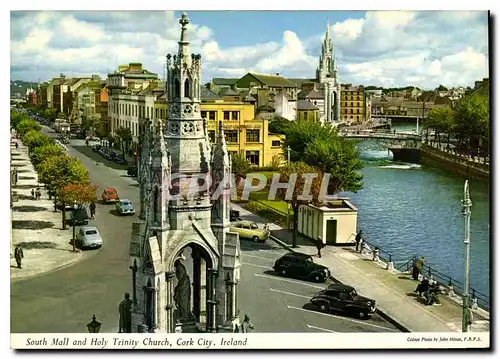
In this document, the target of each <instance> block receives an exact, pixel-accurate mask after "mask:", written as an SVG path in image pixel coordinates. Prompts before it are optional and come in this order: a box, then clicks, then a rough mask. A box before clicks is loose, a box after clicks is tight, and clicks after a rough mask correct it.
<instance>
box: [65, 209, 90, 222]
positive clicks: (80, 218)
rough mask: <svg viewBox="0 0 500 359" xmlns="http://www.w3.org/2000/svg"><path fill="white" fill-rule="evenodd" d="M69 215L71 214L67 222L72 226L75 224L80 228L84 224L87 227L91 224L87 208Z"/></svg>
mask: <svg viewBox="0 0 500 359" xmlns="http://www.w3.org/2000/svg"><path fill="white" fill-rule="evenodd" d="M67 213H69V218H68V220H67V221H68V224H70V225H73V224H74V225H76V226H79V225H82V224H85V225H87V224H88V223H89V219H90V217H89V215H88V213H87V208H85V207H80V208H77V209H74V210H72V211H70V212H67Z"/></svg>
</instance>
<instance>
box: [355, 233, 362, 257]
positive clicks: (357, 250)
mask: <svg viewBox="0 0 500 359" xmlns="http://www.w3.org/2000/svg"><path fill="white" fill-rule="evenodd" d="M362 233H363V230H362V229H360V230H359V232H358V234H356V239H355V240H356V252H359V251H360V250H361V240H362V239H361V234H362Z"/></svg>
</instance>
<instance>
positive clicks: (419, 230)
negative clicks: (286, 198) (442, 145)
mask: <svg viewBox="0 0 500 359" xmlns="http://www.w3.org/2000/svg"><path fill="white" fill-rule="evenodd" d="M393 129H396V131H408V130H414V129H415V125H395V126H394V127H393ZM357 146H358V148H359V149H360V157H361V159H362V161H363V163H364V165H365V167H364V168H363V170H361V172H362V173H363V174H364V188H363V189H361V190H360V191H358V193H344V195H346V196H348V197H350V198H351V200H352V202H353V203H354V205H355V206H356V207H357V208H358V210H359V212H358V229H362V230H363V235H364V237H366V239H367V240H368V241H369V242H371V243H373V244H375V245H378V246H379V247H380V248H381V249H383V250H385V251H387V252H389V253H391V254H392V256H393V261H395V262H397V263H396V264H395V265H396V267H397V265H398V263H399V264H403V263H404V262H406V261H407V260H408V259H410V258H411V257H412V256H424V257H425V263H426V264H427V265H430V266H431V267H433V268H435V269H437V270H439V271H440V272H442V273H444V274H447V275H449V276H450V277H452V278H454V279H456V280H458V281H460V282H462V283H463V281H464V263H465V245H464V243H463V240H464V233H465V224H464V217H463V215H462V210H463V209H462V205H461V202H460V201H461V200H462V199H463V192H464V182H465V178H462V177H459V176H456V175H454V174H452V173H449V172H445V171H443V170H441V169H439V168H433V167H426V166H423V165H422V166H421V167H416V168H415V167H413V168H409V166H408V164H404V163H394V162H393V161H392V154H391V153H388V151H387V149H384V147H383V146H382V145H380V144H378V143H376V142H375V141H362V142H359V143H358V144H357ZM469 185H470V196H471V200H472V207H471V212H472V214H471V225H470V230H471V232H470V236H471V245H470V248H471V265H470V283H471V287H472V288H474V289H475V290H477V291H479V292H481V293H484V294H485V295H488V296H489V292H490V290H489V274H490V261H489V259H490V257H489V256H490V225H489V222H490V218H489V216H490V210H489V208H490V194H489V183H488V182H487V181H476V180H472V181H469Z"/></svg>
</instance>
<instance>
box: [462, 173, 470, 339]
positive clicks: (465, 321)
mask: <svg viewBox="0 0 500 359" xmlns="http://www.w3.org/2000/svg"><path fill="white" fill-rule="evenodd" d="M462 206H463V210H464V211H463V213H462V214H463V215H464V217H465V238H464V244H465V275H464V278H465V279H464V293H463V303H462V332H468V326H469V270H470V269H469V268H470V215H471V210H470V208H471V206H472V201H471V200H470V194H469V181H468V180H466V181H465V185H464V199H463V201H462Z"/></svg>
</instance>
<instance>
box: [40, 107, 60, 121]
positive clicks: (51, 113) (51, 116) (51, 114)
mask: <svg viewBox="0 0 500 359" xmlns="http://www.w3.org/2000/svg"><path fill="white" fill-rule="evenodd" d="M42 116H43V117H45V118H46V119H47V120H50V121H54V120H55V119H56V117H57V110H56V109H55V108H46V109H44V110H43V113H42Z"/></svg>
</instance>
